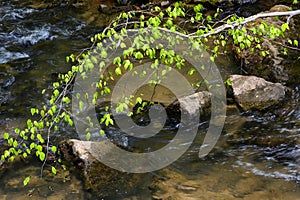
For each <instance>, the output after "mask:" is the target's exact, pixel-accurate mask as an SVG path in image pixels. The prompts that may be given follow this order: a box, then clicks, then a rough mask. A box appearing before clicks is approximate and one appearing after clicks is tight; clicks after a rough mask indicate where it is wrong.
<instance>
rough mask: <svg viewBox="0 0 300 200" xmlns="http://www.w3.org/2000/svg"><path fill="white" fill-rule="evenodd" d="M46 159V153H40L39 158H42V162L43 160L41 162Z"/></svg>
mask: <svg viewBox="0 0 300 200" xmlns="http://www.w3.org/2000/svg"><path fill="white" fill-rule="evenodd" d="M45 157H46V155H45V153H44V152H42V151H40V152H39V158H40V160H41V161H44V160H45Z"/></svg>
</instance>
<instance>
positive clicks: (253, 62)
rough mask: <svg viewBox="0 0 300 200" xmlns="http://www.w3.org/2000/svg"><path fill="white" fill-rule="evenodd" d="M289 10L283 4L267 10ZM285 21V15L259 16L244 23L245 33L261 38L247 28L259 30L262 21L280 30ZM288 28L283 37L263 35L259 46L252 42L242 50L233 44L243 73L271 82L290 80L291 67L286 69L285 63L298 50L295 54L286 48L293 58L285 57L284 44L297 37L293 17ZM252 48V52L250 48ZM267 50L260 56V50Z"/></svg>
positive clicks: (291, 74) (294, 56)
mask: <svg viewBox="0 0 300 200" xmlns="http://www.w3.org/2000/svg"><path fill="white" fill-rule="evenodd" d="M283 11H289V7H287V6H284V5H276V6H274V7H272V8H271V9H270V11H269V12H283ZM286 22H287V17H279V18H276V17H266V18H259V19H256V20H254V21H252V22H249V23H247V24H246V25H245V28H246V29H247V33H246V34H247V35H251V36H254V37H258V38H261V37H262V36H259V35H257V34H253V32H252V31H250V30H249V29H251V28H255V29H256V30H260V28H259V27H260V25H261V24H262V23H266V24H267V25H269V26H274V28H278V29H279V30H281V26H282V24H284V23H286ZM289 26H290V30H288V31H286V32H285V33H284V35H285V38H283V37H282V36H279V37H276V38H274V39H270V38H268V37H264V41H263V42H262V43H261V44H260V46H261V48H260V49H257V48H256V47H255V46H256V45H257V43H255V42H252V44H251V46H250V48H244V49H242V50H240V49H239V47H238V45H239V44H238V45H236V46H235V48H234V52H235V54H236V57H237V58H238V60H239V61H240V63H241V65H242V66H241V67H242V71H243V73H245V74H247V75H255V76H259V77H262V78H264V79H266V80H268V81H271V82H281V83H286V82H288V81H291V80H290V79H291V77H290V76H293V73H292V69H288V68H287V67H286V66H287V63H288V60H295V59H296V58H297V56H296V55H298V53H299V52H297V53H296V54H295V53H293V50H290V49H287V54H288V55H289V56H292V57H293V58H289V59H288V60H287V59H285V57H286V56H285V55H284V53H283V52H284V46H290V45H289V44H288V40H289V39H292V40H294V39H296V38H299V35H298V34H299V33H298V32H297V29H296V28H295V23H294V22H293V19H291V21H290V24H289ZM251 48H253V49H254V51H253V52H252V51H251V50H250V49H251ZM263 51H267V52H268V54H266V56H262V55H261V52H263ZM294 54H295V55H294Z"/></svg>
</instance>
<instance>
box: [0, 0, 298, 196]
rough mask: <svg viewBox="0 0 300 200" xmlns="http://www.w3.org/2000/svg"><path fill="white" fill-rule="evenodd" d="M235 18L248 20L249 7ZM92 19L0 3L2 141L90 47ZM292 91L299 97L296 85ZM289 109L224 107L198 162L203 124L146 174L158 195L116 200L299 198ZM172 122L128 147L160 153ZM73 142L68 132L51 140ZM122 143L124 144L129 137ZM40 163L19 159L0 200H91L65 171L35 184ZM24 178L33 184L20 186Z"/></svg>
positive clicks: (1, 176)
mask: <svg viewBox="0 0 300 200" xmlns="http://www.w3.org/2000/svg"><path fill="white" fill-rule="evenodd" d="M25 2H26V1H25ZM268 3H269V4H268ZM272 3H274V2H271V3H270V1H264V3H262V4H259V5H258V8H260V9H264V10H268V9H269V8H270V7H271V4H272ZM250 7H251V6H250ZM253 10H255V8H253ZM238 12H239V13H244V14H245V13H246V14H245V15H248V14H249V12H250V11H249V7H248V8H243V9H242V8H241V9H239V10H238ZM255 12H256V11H255ZM250 14H251V12H250ZM95 16H97V13H96V12H95V13H93V12H90V11H86V10H83V9H70V8H64V7H55V8H36V6H34V4H30V3H24V2H23V1H0V43H1V46H0V130H1V132H0V137H2V134H3V133H4V132H10V133H12V132H13V131H14V129H15V128H17V127H24V125H25V124H26V119H27V118H28V117H29V116H30V111H29V109H30V108H31V107H34V106H37V107H42V106H43V105H45V104H47V98H48V97H49V96H48V95H47V94H46V95H42V94H41V91H42V89H44V88H48V89H51V86H52V81H53V80H54V79H55V77H56V74H57V73H63V72H66V71H68V69H69V67H70V66H69V65H68V64H66V62H65V57H66V56H67V55H69V54H71V53H74V54H76V53H78V52H80V51H81V50H82V49H84V48H86V47H89V46H90V45H91V44H90V41H89V38H90V37H91V36H93V34H94V33H97V32H101V30H102V28H103V27H104V26H105V23H104V22H105V20H104V18H105V16H102V15H101V16H99V17H98V18H97V17H95ZM106 17H108V16H106ZM225 60H226V59H225ZM223 64H224V63H223ZM298 64H299V63H298ZM228 68H230V66H228ZM232 71H234V69H232ZM291 87H292V89H294V90H295V91H296V93H297V95H300V92H299V87H300V82H298V83H296V84H295V85H293V86H291ZM291 106H292V107H293V108H294V109H293V112H291V113H290V114H289V115H288V116H287V117H284V118H281V119H277V118H272V116H263V117H257V116H256V115H254V114H251V113H240V112H239V110H238V109H237V108H235V107H231V108H228V114H227V119H226V123H225V127H224V130H223V133H222V136H221V138H220V140H219V142H218V144H217V145H216V147H215V149H214V150H213V151H212V152H211V153H210V154H209V155H208V156H207V157H205V158H202V159H199V158H198V151H199V147H200V146H201V141H202V140H203V137H204V135H205V133H206V130H207V123H206V122H202V123H201V124H199V132H198V135H197V137H196V138H195V140H194V143H193V145H192V146H191V147H190V149H189V150H188V151H187V152H186V153H185V154H184V155H183V156H182V157H181V158H180V159H179V160H178V161H176V162H175V163H173V164H172V165H171V166H169V167H167V168H166V169H163V170H161V171H157V172H155V173H152V174H151V176H153V177H154V178H159V179H161V180H167V181H165V183H161V184H158V186H157V187H158V189H157V190H156V191H150V190H149V188H147V187H146V188H145V187H140V188H136V190H135V191H134V192H131V193H130V194H128V193H127V192H126V191H115V192H116V194H118V198H116V199H151V198H152V196H153V195H154V196H157V197H158V198H159V197H160V198H167V197H168V194H169V195H172V196H173V197H175V196H177V198H178V199H291V200H292V199H293V200H295V199H300V103H299V102H298V101H297V102H296V103H295V104H294V105H291ZM146 120H147V119H146ZM176 124H177V121H176V120H173V121H172V119H171V120H170V123H169V124H168V125H167V126H166V127H165V128H164V130H163V131H162V133H161V134H158V135H157V136H156V137H153V138H152V139H151V140H147V141H133V140H131V142H132V143H133V144H134V146H136V147H139V148H142V149H144V150H145V151H151V150H153V149H157V148H160V147H161V146H164V145H165V144H167V143H168V142H169V141H170V139H172V137H173V135H174V134H176V131H177V128H176ZM110 131H111V135H118V133H119V132H118V130H117V129H111V130H110ZM77 137H78V136H76V134H75V133H74V131H72V130H68V129H66V130H65V131H62V132H61V133H60V134H57V135H55V137H54V138H53V140H54V141H60V140H63V139H66V138H77ZM120 142H123V144H124V145H127V144H128V139H126V138H125V139H120ZM149 146H150V147H151V148H153V149H151V148H149ZM41 165H42V164H41V163H40V162H38V161H31V162H30V163H29V162H27V163H26V162H23V161H20V162H17V164H16V165H13V166H11V167H10V168H9V169H7V170H6V171H5V173H0V199H28V198H29V197H32V198H31V199H73V200H75V199H96V198H95V197H94V196H93V194H90V193H89V192H88V191H85V190H84V189H83V183H82V178H81V177H79V176H77V174H76V173H69V171H68V170H67V171H66V172H65V174H64V173H62V174H59V175H58V176H52V175H51V173H50V170H49V169H48V168H47V167H46V168H45V172H44V178H43V179H40V178H39V175H40V169H41ZM70 170H71V171H72V169H70ZM100 173H101V172H100ZM28 175H31V176H32V180H31V183H30V184H29V185H28V186H27V187H23V180H24V178H25V177H27V176H28ZM107 188H108V189H109V185H108V186H107ZM108 199H115V198H114V197H111V198H108Z"/></svg>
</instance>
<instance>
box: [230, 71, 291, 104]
mask: <svg viewBox="0 0 300 200" xmlns="http://www.w3.org/2000/svg"><path fill="white" fill-rule="evenodd" d="M230 81H231V84H232V89H233V95H234V98H235V101H236V102H237V103H238V105H239V106H240V107H241V108H242V109H244V110H265V109H267V108H269V107H272V106H275V105H278V104H279V103H282V101H283V100H284V99H285V98H286V94H287V90H288V89H287V88H286V87H285V86H283V85H281V84H280V83H271V82H268V81H266V80H264V79H263V78H259V77H256V76H242V75H231V76H230Z"/></svg>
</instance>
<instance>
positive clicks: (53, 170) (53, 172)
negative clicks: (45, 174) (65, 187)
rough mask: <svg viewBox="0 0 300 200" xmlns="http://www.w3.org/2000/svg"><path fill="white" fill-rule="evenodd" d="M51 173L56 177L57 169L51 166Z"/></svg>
mask: <svg viewBox="0 0 300 200" xmlns="http://www.w3.org/2000/svg"><path fill="white" fill-rule="evenodd" d="M51 172H52V174H54V175H55V174H56V173H57V171H56V169H55V167H53V166H51Z"/></svg>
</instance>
